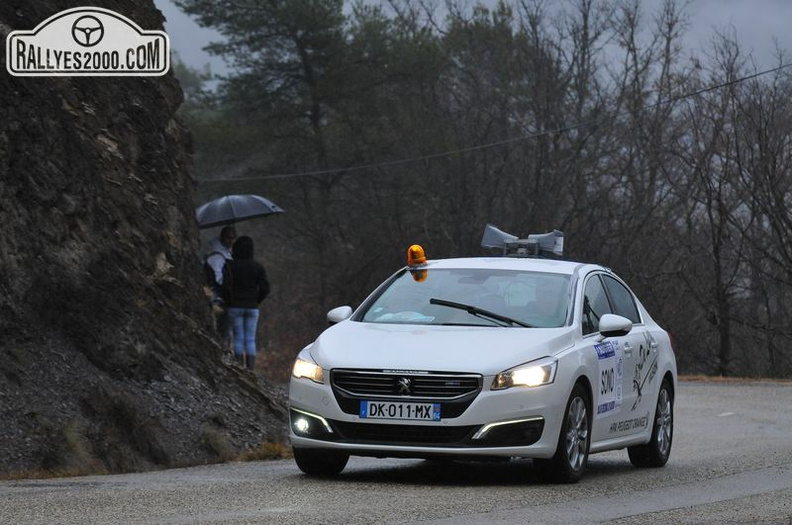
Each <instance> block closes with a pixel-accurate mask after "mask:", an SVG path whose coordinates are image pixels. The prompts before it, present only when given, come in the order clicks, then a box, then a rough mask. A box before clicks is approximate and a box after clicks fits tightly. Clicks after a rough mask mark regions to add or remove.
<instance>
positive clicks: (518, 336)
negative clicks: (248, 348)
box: [289, 246, 677, 483]
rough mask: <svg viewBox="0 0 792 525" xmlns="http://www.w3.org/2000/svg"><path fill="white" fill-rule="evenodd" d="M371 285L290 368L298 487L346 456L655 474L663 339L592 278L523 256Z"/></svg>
mask: <svg viewBox="0 0 792 525" xmlns="http://www.w3.org/2000/svg"><path fill="white" fill-rule="evenodd" d="M410 250H411V255H412V257H413V260H412V261H411V262H412V264H410V265H408V266H407V267H405V268H403V269H401V270H399V271H398V272H396V273H395V274H394V275H393V276H391V277H390V278H389V279H388V280H387V281H385V282H384V283H383V284H382V285H380V286H379V287H378V288H377V289H376V290H375V291H374V292H373V293H372V294H371V295H370V296H369V297H368V298H367V299H366V300H365V301H364V302H363V303H362V305H361V306H360V307H359V308H358V309H357V310H355V311H353V310H352V308H350V307H348V306H342V307H339V308H335V309H334V310H332V311H330V312H329V313H328V320H329V321H330V322H331V323H332V326H330V327H329V328H328V329H327V330H325V331H324V332H323V333H322V334H321V335H320V336H319V337H318V338H317V339H316V341H314V342H313V343H311V344H310V345H308V346H307V347H305V348H304V349H303V350H302V351H301V352H300V354H299V356H298V357H297V359H296V361H295V364H294V368H293V372H292V378H291V383H290V386H289V404H290V407H289V408H290V409H289V412H290V438H291V444H292V447H293V449H294V458H295V460H296V462H297V465H298V467H299V468H300V469H301V470H302V471H303V472H305V473H307V474H313V475H333V474H338V473H339V472H341V471H342V470H343V469H344V467H345V466H346V463H347V461H348V459H349V456H350V455H357V456H373V457H400V458H427V459H437V458H450V459H457V460H465V459H468V460H486V459H504V458H506V459H508V458H533V464H534V468H535V470H536V472H537V474H538V475H539V476H540V479H543V480H546V481H551V482H562V483H570V482H575V481H577V480H579V479H580V477H581V475H582V474H583V471H584V470H585V468H586V463H587V460H588V456H589V454H591V453H596V452H603V451H606V450H614V449H621V448H625V447H626V448H627V450H628V452H629V458H630V461H631V462H632V463H633V464H634V465H636V466H641V467H660V466H663V465H665V463H666V462H667V461H668V457H669V454H670V452H671V440H672V435H673V403H674V393H675V391H676V386H677V378H676V361H675V358H674V353H673V350H672V348H671V344H670V340H669V337H668V334H667V333H666V332H665V331H664V330H663V329H662V328H661V327H660V326H658V325H657V324H656V323H655V322H654V321H653V320H652V318H651V317H650V316H649V313H648V312H647V311H646V309H645V308H644V307H643V305H642V304H641V302H640V301H639V300H638V299H637V298H636V297H635V295H634V294H633V292H632V291H631V290H630V289H629V288H628V286H627V285H626V284H625V283H624V282H623V281H622V280H621V279H619V278H618V277H617V276H616V275H614V274H613V272H612V271H610V270H609V269H608V268H605V267H603V266H599V265H595V264H584V263H578V262H568V261H562V260H557V259H541V258H532V257H509V256H503V257H481V258H458V259H445V260H431V261H426V260H425V258H423V259H421V256H422V255H423V254H422V249H421V248H420V247H418V246H413V247H411V248H410Z"/></svg>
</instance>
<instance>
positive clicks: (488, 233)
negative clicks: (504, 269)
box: [481, 224, 564, 259]
mask: <svg viewBox="0 0 792 525" xmlns="http://www.w3.org/2000/svg"><path fill="white" fill-rule="evenodd" d="M481 246H482V247H483V248H490V249H494V250H501V251H502V255H505V256H507V257H538V258H541V257H544V258H551V259H557V258H559V257H561V256H562V255H563V254H564V233H563V232H560V231H558V230H553V231H551V232H548V233H534V234H530V235H528V238H526V239H520V238H518V237H517V236H516V235H512V234H510V233H506V232H504V231H501V230H499V229H498V228H496V227H495V226H493V225H492V224H487V226H486V228H484V236H483V237H482V238H481Z"/></svg>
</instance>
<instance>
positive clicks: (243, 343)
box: [228, 308, 259, 356]
mask: <svg viewBox="0 0 792 525" xmlns="http://www.w3.org/2000/svg"><path fill="white" fill-rule="evenodd" d="M258 318H259V311H258V308H229V309H228V320H229V321H231V326H232V327H233V329H234V354H235V355H238V356H240V355H242V354H247V355H256V327H257V326H258Z"/></svg>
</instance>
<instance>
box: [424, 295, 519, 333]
mask: <svg viewBox="0 0 792 525" xmlns="http://www.w3.org/2000/svg"><path fill="white" fill-rule="evenodd" d="M429 304H436V305H438V306H447V307H449V308H456V309H458V310H464V311H466V312H467V313H469V314H470V315H474V316H476V317H481V318H486V319H490V320H494V321H500V322H502V323H506V324H507V325H509V326H514V325H519V326H523V327H525V328H534V326H533V325H530V324H528V323H523V322H522V321H518V320H517V319H512V318H511V317H506V316H505V315H501V314H496V313H495V312H490V311H489V310H485V309H483V308H479V307H478V306H472V305H469V304H462V303H455V302H453V301H446V300H445V299H436V298H434V297H432V298H431V299H429Z"/></svg>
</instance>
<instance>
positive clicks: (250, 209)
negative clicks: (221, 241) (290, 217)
mask: <svg viewBox="0 0 792 525" xmlns="http://www.w3.org/2000/svg"><path fill="white" fill-rule="evenodd" d="M273 213H283V208H281V207H280V206H278V205H277V204H275V203H274V202H272V201H271V200H269V199H265V198H264V197H260V196H259V195H226V196H224V197H218V198H217V199H214V200H211V201H209V202H207V203H206V204H202V205H201V206H198V208H197V209H196V210H195V218H196V219H198V227H199V228H211V227H212V226H222V225H224V224H234V223H236V222H240V221H246V220H249V219H255V218H256V217H266V216H267V215H272V214H273Z"/></svg>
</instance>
